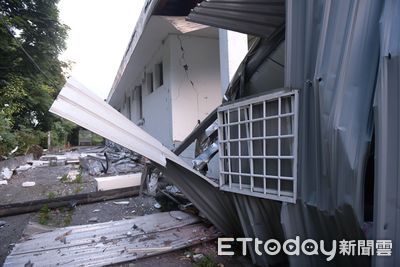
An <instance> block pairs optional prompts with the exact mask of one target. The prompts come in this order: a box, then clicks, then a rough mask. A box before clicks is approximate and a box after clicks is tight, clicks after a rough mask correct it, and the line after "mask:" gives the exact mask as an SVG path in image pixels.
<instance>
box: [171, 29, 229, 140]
mask: <svg viewBox="0 0 400 267" xmlns="http://www.w3.org/2000/svg"><path fill="white" fill-rule="evenodd" d="M179 38H180V40H181V42H182V47H183V49H184V58H183V55H182V51H181V42H180V40H179ZM168 40H169V43H170V51H171V62H170V67H171V101H172V124H173V127H172V129H173V130H172V137H173V140H174V141H178V142H179V141H183V140H184V139H185V138H186V136H188V135H189V134H190V133H191V132H192V131H193V129H194V128H195V127H196V125H197V121H198V120H203V119H204V118H205V117H206V116H207V115H208V114H209V113H210V112H211V111H212V110H213V109H215V108H216V107H217V106H218V105H220V104H221V100H222V98H221V93H220V87H221V83H220V70H219V44H218V39H213V38H207V37H195V36H189V35H170V36H169V37H168ZM185 64H186V65H187V66H188V70H187V74H186V72H185V70H184V68H183V65H185ZM190 81H192V82H193V84H194V85H193V86H192V85H191V83H190Z"/></svg>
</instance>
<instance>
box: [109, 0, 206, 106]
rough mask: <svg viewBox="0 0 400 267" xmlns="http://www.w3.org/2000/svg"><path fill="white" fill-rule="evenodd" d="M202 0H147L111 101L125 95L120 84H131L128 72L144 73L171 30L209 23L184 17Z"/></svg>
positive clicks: (183, 30) (184, 30) (181, 31)
mask: <svg viewBox="0 0 400 267" xmlns="http://www.w3.org/2000/svg"><path fill="white" fill-rule="evenodd" d="M201 1H202V0H184V1H182V0H152V1H151V0H148V1H146V3H145V5H144V7H143V9H142V12H141V15H140V17H139V19H138V21H137V23H136V26H135V30H134V32H133V34H132V37H131V40H130V42H129V44H128V47H127V50H126V52H125V55H124V56H123V58H122V61H121V64H120V67H119V69H118V72H117V74H116V77H115V79H114V83H113V85H112V88H111V90H110V92H109V94H108V97H107V102H108V103H110V104H111V105H113V104H116V103H117V102H118V101H119V100H120V99H121V98H122V96H123V92H121V90H119V88H126V87H127V86H130V84H127V83H129V81H131V80H132V79H126V75H132V74H133V75H140V73H141V72H142V70H143V68H144V66H145V63H146V60H145V59H148V58H149V57H150V56H151V55H152V54H153V53H154V51H155V50H156V49H157V48H158V47H159V45H160V43H161V42H162V41H163V40H164V39H165V38H166V36H167V35H168V34H185V33H188V32H193V31H198V30H200V29H204V28H206V27H208V26H204V25H199V24H196V23H193V22H188V21H185V19H184V18H185V16H187V14H188V13H189V12H190V10H191V9H192V8H193V7H194V6H195V5H196V4H198V3H199V2H201ZM131 78H132V77H131ZM134 79H137V77H134ZM128 80H129V81H128Z"/></svg>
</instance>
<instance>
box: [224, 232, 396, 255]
mask: <svg viewBox="0 0 400 267" xmlns="http://www.w3.org/2000/svg"><path fill="white" fill-rule="evenodd" d="M235 241H236V242H237V243H241V244H242V246H241V248H242V251H241V252H242V253H241V254H242V255H244V256H246V255H247V248H248V247H252V246H254V251H255V253H256V254H257V255H259V256H261V255H263V253H267V254H268V255H277V254H279V253H280V252H281V251H283V252H284V253H285V254H286V255H289V256H299V255H300V253H302V254H304V255H307V256H311V255H321V254H322V255H325V256H326V261H331V260H332V259H333V258H334V257H335V256H336V253H337V250H339V251H338V254H340V255H343V256H372V255H376V256H391V255H392V247H393V244H392V241H391V240H376V241H375V240H345V239H343V240H340V241H339V245H337V243H338V242H337V241H336V240H332V244H330V245H328V244H325V242H324V241H323V240H320V241H319V242H317V241H315V240H313V239H306V240H304V241H302V242H300V237H299V236H296V237H295V239H288V240H286V241H285V242H284V243H283V244H281V243H280V242H279V241H278V240H276V239H269V240H267V241H266V242H264V241H262V240H260V239H258V238H255V239H254V240H253V238H248V237H239V238H236V239H235V238H229V237H228V238H218V255H221V256H224V255H226V256H231V255H234V254H235V252H234V251H232V250H231V248H232V242H235Z"/></svg>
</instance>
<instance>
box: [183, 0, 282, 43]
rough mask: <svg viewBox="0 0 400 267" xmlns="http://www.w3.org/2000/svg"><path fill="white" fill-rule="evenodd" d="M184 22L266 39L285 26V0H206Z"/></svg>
mask: <svg viewBox="0 0 400 267" xmlns="http://www.w3.org/2000/svg"><path fill="white" fill-rule="evenodd" d="M187 20H188V21H191V22H196V23H200V24H205V25H209V26H213V27H217V28H222V29H227V30H233V31H237V32H242V33H246V34H252V35H256V36H260V37H265V38H268V37H269V36H270V35H271V34H272V33H273V32H275V30H276V29H277V28H279V27H281V26H282V25H284V24H285V0H252V1H247V0H235V1H232V0H206V1H203V2H201V3H200V4H198V5H197V7H195V8H194V9H193V10H192V12H191V13H190V14H189V16H188V17H187Z"/></svg>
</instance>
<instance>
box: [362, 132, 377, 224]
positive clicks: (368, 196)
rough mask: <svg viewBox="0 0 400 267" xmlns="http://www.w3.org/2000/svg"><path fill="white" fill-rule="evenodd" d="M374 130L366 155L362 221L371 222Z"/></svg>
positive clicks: (372, 215)
mask: <svg viewBox="0 0 400 267" xmlns="http://www.w3.org/2000/svg"><path fill="white" fill-rule="evenodd" d="M374 158H375V131H374V133H373V134H372V139H371V144H370V147H369V153H368V155H367V167H366V169H365V180H364V221H365V222H372V221H373V218H374V181H375V175H374V174H375V173H374V172H375V168H374V165H375V161H374Z"/></svg>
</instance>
